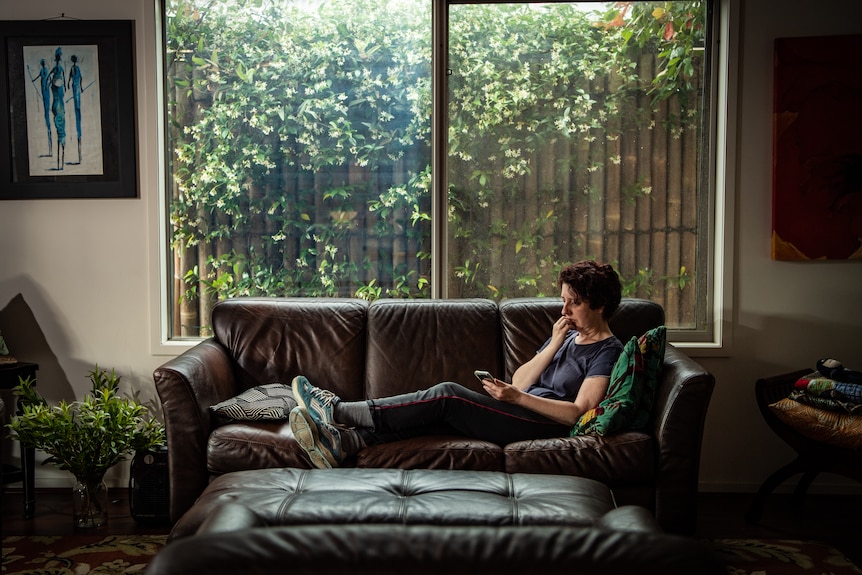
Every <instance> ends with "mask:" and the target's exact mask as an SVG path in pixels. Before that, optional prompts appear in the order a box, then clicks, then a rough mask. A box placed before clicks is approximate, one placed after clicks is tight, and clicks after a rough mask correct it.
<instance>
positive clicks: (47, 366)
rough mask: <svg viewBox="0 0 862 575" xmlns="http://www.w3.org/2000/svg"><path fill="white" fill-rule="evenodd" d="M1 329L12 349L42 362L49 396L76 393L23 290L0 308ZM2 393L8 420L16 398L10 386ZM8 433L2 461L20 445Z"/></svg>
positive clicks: (40, 380) (39, 375) (0, 448)
mask: <svg viewBox="0 0 862 575" xmlns="http://www.w3.org/2000/svg"><path fill="white" fill-rule="evenodd" d="M0 333H2V334H3V339H4V340H5V342H6V346H7V347H8V348H9V353H10V354H11V355H12V356H13V357H15V358H16V359H17V360H18V361H23V362H29V363H36V364H39V370H38V371H37V372H36V385H37V387H40V388H41V391H42V392H43V393H44V394H45V395H46V397H58V398H67V399H71V398H73V397H74V391H73V389H72V385H71V384H70V383H69V378H68V377H66V374H65V373H64V372H63V370H62V368H61V367H60V362H59V361H58V360H57V356H56V354H55V353H54V351H53V350H52V349H51V347H50V346H49V345H48V340H47V339H46V338H45V333H44V332H43V331H42V328H41V326H40V325H39V322H37V321H36V317H35V316H34V315H33V310H32V309H30V306H29V305H28V304H27V302H26V301H25V300H24V296H22V295H21V294H20V293H19V294H18V295H16V296H15V297H13V298H12V300H11V301H10V302H9V303H8V304H7V305H6V306H5V307H4V308H3V309H0ZM47 382H50V385H46V383H47ZM40 384H42V385H40ZM2 393H3V395H2V397H3V401H4V402H5V403H6V405H7V406H8V407H7V409H6V418H7V421H8V418H9V417H10V416H12V415H13V414H14V412H15V408H14V406H15V405H16V403H15V402H16V398H15V395H14V394H13V393H12V390H10V389H4V390H3V392H2ZM49 401H50V400H49ZM7 421H3V422H0V425H5V424H6V423H7ZM6 436H7V430H6V429H5V427H4V428H3V430H2V433H0V438H2V442H0V458H2V461H9V460H10V459H11V458H12V457H13V455H15V456H16V457H17V453H15V454H13V451H14V452H17V449H13V445H12V443H13V442H12V441H11V440H10V439H7V437H6Z"/></svg>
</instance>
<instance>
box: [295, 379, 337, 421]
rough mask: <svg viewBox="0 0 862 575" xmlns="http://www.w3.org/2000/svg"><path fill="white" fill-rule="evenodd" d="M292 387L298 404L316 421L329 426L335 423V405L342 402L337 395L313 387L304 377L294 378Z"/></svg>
mask: <svg viewBox="0 0 862 575" xmlns="http://www.w3.org/2000/svg"><path fill="white" fill-rule="evenodd" d="M290 386H291V388H292V389H293V396H294V397H295V398H296V403H297V404H298V405H299V407H301V408H303V409H305V410H306V411H307V412H308V414H309V415H310V416H311V417H312V418H313V419H314V420H315V421H317V422H318V423H324V424H327V425H331V424H333V423H335V413H334V410H335V404H336V403H338V402H339V401H341V399H340V398H339V397H338V396H337V395H335V394H334V393H332V392H331V391H327V390H325V389H320V388H319V387H315V386H314V385H311V382H309V381H308V379H307V378H306V377H305V376H304V375H298V376H296V377H294V378H293V381H292V382H291V384H290Z"/></svg>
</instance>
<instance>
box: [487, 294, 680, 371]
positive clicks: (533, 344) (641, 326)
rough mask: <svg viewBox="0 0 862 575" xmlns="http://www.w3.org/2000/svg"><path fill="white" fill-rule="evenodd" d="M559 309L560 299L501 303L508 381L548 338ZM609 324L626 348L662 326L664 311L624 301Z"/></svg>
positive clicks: (636, 300) (644, 303) (654, 305)
mask: <svg viewBox="0 0 862 575" xmlns="http://www.w3.org/2000/svg"><path fill="white" fill-rule="evenodd" d="M562 309H563V304H562V301H561V300H560V298H514V299H509V300H503V301H501V302H500V323H501V329H502V337H503V360H504V362H505V369H506V376H505V377H506V378H507V380H508V379H509V378H511V377H512V374H513V373H514V372H515V370H516V369H518V367H520V366H521V365H522V364H523V363H525V362H527V361H528V360H530V359H531V358H532V357H533V356H534V355H535V354H536V351H538V349H539V347H541V345H542V344H543V343H545V340H547V339H548V338H549V337H550V336H551V328H552V326H553V325H554V322H555V321H557V318H559V317H560V313H561V311H562ZM609 323H610V326H611V331H612V332H614V335H616V336H617V338H618V339H619V340H620V341H621V342H622V343H624V344H625V343H626V342H627V341H628V340H630V339H631V338H633V337H640V336H641V335H643V334H644V333H646V332H647V331H648V330H650V329H652V328H654V327H658V326H660V325H664V309H663V308H662V307H661V305H659V304H657V303H655V302H653V301H649V300H646V299H640V298H623V299H622V301H621V302H620V306H619V307H618V308H617V310H616V311H615V312H614V315H613V316H612V317H611V319H610V322H609Z"/></svg>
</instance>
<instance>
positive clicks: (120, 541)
mask: <svg viewBox="0 0 862 575" xmlns="http://www.w3.org/2000/svg"><path fill="white" fill-rule="evenodd" d="M166 539H167V536H166V535H111V536H105V535H67V536H52V535H41V536H37V535H32V536H9V537H4V538H3V574H4V575H23V574H25V573H26V574H28V575H87V574H88V573H143V572H144V569H146V567H147V563H149V562H150V560H151V559H152V558H153V556H154V555H155V554H156V553H158V551H159V550H160V549H161V548H162V547H164V546H165V540H166Z"/></svg>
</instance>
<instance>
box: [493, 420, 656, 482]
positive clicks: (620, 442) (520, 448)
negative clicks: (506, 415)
mask: <svg viewBox="0 0 862 575" xmlns="http://www.w3.org/2000/svg"><path fill="white" fill-rule="evenodd" d="M504 453H505V456H506V471H507V472H509V473H553V474H561V475H576V476H579V477H590V478H592V479H595V480H597V481H601V482H602V483H605V484H607V485H610V486H611V487H613V486H615V485H631V484H637V483H650V482H652V481H653V480H654V479H655V473H656V466H655V462H656V458H657V455H656V445H655V439H654V438H653V437H651V436H650V435H648V434H647V433H644V432H641V431H627V432H623V433H617V434H614V435H609V436H605V437H599V436H593V435H585V436H577V437H560V438H552V439H534V440H530V441H518V442H516V443H510V444H509V445H507V446H506V447H505V449H504Z"/></svg>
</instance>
